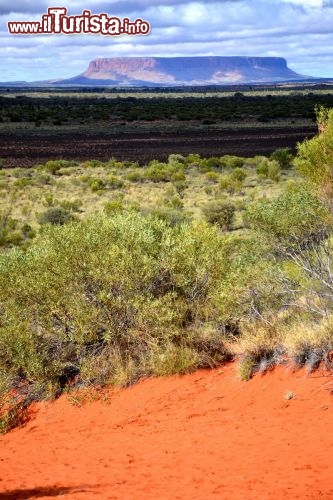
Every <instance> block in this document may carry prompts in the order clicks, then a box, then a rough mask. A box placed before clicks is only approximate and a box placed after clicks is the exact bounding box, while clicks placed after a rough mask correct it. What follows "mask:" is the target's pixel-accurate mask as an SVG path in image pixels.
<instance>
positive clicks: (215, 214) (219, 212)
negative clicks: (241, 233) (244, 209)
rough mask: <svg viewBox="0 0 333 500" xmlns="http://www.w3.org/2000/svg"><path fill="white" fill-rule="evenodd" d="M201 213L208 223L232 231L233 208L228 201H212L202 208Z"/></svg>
mask: <svg viewBox="0 0 333 500" xmlns="http://www.w3.org/2000/svg"><path fill="white" fill-rule="evenodd" d="M202 210H203V213H204V216H205V218H206V220H207V221H208V222H210V223H211V224H217V225H218V226H219V227H220V228H221V229H223V230H225V231H230V229H232V224H233V219H234V214H235V206H234V205H233V204H232V203H230V202H228V201H213V202H210V203H207V204H206V205H205V206H204V207H203V209H202Z"/></svg>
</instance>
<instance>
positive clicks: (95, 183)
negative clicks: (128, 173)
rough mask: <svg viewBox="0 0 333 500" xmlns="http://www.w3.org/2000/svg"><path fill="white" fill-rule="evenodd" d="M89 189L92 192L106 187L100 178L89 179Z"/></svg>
mask: <svg viewBox="0 0 333 500" xmlns="http://www.w3.org/2000/svg"><path fill="white" fill-rule="evenodd" d="M90 189H91V190H92V192H93V193H96V192H97V191H102V190H103V189H106V183H105V182H104V181H103V180H102V179H91V181H90Z"/></svg>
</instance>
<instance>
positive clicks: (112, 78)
mask: <svg viewBox="0 0 333 500" xmlns="http://www.w3.org/2000/svg"><path fill="white" fill-rule="evenodd" d="M304 81H306V82H324V81H332V79H327V78H326V79H324V78H313V77H310V76H304V75H300V74H298V73H295V71H292V70H291V69H290V68H288V65H287V61H286V60H285V59H284V58H282V57H237V56H233V57H228V56H211V57H208V56H200V57H112V58H98V59H95V60H93V61H91V62H90V63H89V66H88V68H87V70H86V71H85V72H84V73H82V74H80V75H78V76H74V77H73V78H68V79H65V80H63V79H52V80H48V81H41V82H32V83H27V82H4V83H0V85H2V86H4V85H12V86H16V87H20V86H30V87H32V86H37V87H42V86H43V87H47V86H52V87H60V86H61V87H62V86H64V87H80V86H89V87H95V86H104V87H105V86H112V87H143V86H144V87H177V86H209V85H243V84H265V83H273V84H274V83H282V82H283V83H287V82H304Z"/></svg>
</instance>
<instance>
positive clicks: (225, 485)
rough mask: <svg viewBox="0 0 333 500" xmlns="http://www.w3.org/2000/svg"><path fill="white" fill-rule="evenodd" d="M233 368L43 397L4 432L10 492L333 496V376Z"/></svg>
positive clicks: (0, 485)
mask: <svg viewBox="0 0 333 500" xmlns="http://www.w3.org/2000/svg"><path fill="white" fill-rule="evenodd" d="M235 370H236V368H235V365H234V364H231V365H228V366H226V367H225V368H223V369H221V370H214V371H200V372H196V373H194V374H192V375H187V376H184V377H169V378H160V379H148V380H144V381H142V382H140V383H139V384H137V385H136V386H134V387H131V388H129V389H126V390H121V391H113V392H110V393H108V394H109V398H108V402H105V401H104V402H103V401H94V402H92V403H89V404H86V405H84V406H81V407H78V406H75V405H73V404H71V403H70V402H69V401H68V398H67V396H63V397H61V398H60V399H59V400H57V401H56V402H54V403H42V404H39V405H38V407H37V408H36V414H35V416H34V418H33V419H32V420H30V422H29V423H28V424H27V425H26V426H25V427H24V428H21V429H17V430H14V431H12V432H10V433H8V434H7V435H6V436H2V437H0V450H1V452H0V477H1V481H0V499H1V500H3V499H15V500H22V499H28V498H29V499H36V498H38V499H41V498H42V499H46V498H52V497H61V498H63V499H77V500H81V499H82V500H89V499H92V500H93V499H95V498H96V499H103V500H104V499H105V500H106V499H126V500H127V499H128V500H131V499H133V500H134V499H149V500H150V499H151V500H155V499H158V500H163V499H181V500H187V499H210V498H216V499H227V500H229V499H231V500H238V499H246V500H250V499H259V500H265V499H271V500H279V499H313V500H318V499H319V500H324V499H325V500H328V499H333V465H332V452H333V432H332V431H333V376H332V374H329V373H327V372H325V371H324V370H321V369H319V370H318V371H317V372H315V373H313V374H310V375H307V374H306V373H305V372H304V371H300V372H296V373H293V372H292V371H291V369H290V368H286V367H280V368H278V369H276V370H275V371H273V372H270V373H268V374H266V375H264V376H262V375H256V376H255V377H254V378H253V379H252V380H251V381H249V382H240V381H239V380H237V376H236V371H235Z"/></svg>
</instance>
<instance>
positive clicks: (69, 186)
mask: <svg viewBox="0 0 333 500" xmlns="http://www.w3.org/2000/svg"><path fill="white" fill-rule="evenodd" d="M317 119H318V125H319V128H320V130H321V132H320V133H319V134H318V135H317V136H316V137H315V138H312V139H308V140H305V141H303V142H302V143H300V144H299V145H298V148H297V154H296V156H295V155H294V154H292V152H291V150H290V149H288V148H280V149H278V150H276V151H274V153H272V154H271V155H270V156H255V157H239V156H232V155H223V156H214V157H201V156H200V155H198V154H189V155H182V154H170V155H169V157H168V159H167V160H166V161H161V160H156V159H151V161H149V162H147V163H146V164H145V165H139V164H138V163H137V162H133V161H118V160H117V159H114V158H111V159H110V160H108V161H106V162H102V161H100V160H89V161H84V162H81V161H73V160H51V161H46V162H45V163H41V164H37V165H34V166H33V167H31V168H29V169H25V168H2V169H1V170H0V190H1V213H0V245H1V250H2V251H1V254H0V309H1V313H2V314H1V320H0V408H1V410H0V412H1V419H0V429H1V430H2V431H6V430H8V429H10V428H11V427H13V426H15V425H17V424H18V423H20V422H21V421H22V419H24V416H25V414H26V413H25V410H26V408H27V407H28V406H29V404H30V403H31V402H33V401H35V400H40V399H44V398H51V397H56V396H58V395H59V394H61V393H62V392H64V391H69V390H71V388H73V387H74V388H77V387H86V386H89V385H94V386H96V387H101V386H104V385H107V384H113V385H117V386H126V385H128V384H132V383H134V382H135V381H137V380H138V379H139V378H141V377H147V376H151V375H164V374H172V373H185V372H188V371H191V370H194V369H197V368H199V367H214V366H218V365H220V364H222V363H224V362H226V361H227V360H230V359H233V358H239V360H240V361H239V373H240V376H241V378H243V379H247V378H249V377H251V375H252V374H253V373H254V372H255V371H256V370H261V371H265V370H268V369H270V368H272V367H273V366H274V365H275V364H277V363H283V362H285V360H286V359H287V358H288V359H290V358H292V359H293V360H294V362H295V364H296V365H298V366H302V365H306V366H307V368H308V369H309V370H313V369H315V368H316V367H317V366H318V365H319V364H320V363H321V362H324V363H326V365H327V366H330V367H332V364H333V359H332V350H333V334H332V331H333V330H332V329H333V312H332V294H333V278H332V275H333V269H332V258H333V247H332V245H333V233H332V231H333V206H332V191H333V171H332V161H333V149H332V144H333V110H330V109H325V108H322V107H321V108H318V109H317ZM3 166H5V165H4V164H3Z"/></svg>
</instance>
